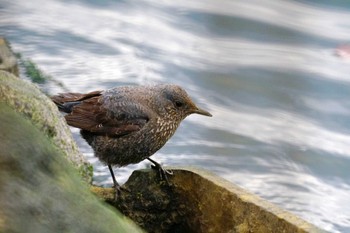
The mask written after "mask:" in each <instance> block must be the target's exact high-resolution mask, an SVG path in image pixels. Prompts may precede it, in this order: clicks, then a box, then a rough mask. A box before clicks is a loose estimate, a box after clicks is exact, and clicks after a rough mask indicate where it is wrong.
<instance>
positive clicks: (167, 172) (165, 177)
mask: <svg viewBox="0 0 350 233" xmlns="http://www.w3.org/2000/svg"><path fill="white" fill-rule="evenodd" d="M148 160H149V161H151V162H152V163H153V165H151V168H152V169H154V170H157V171H158V173H159V177H160V179H161V180H165V181H166V182H167V184H169V179H168V175H171V176H172V175H173V174H174V173H173V172H172V171H170V170H167V169H165V168H163V167H162V165H160V164H159V163H157V162H156V161H154V160H153V159H150V158H148Z"/></svg>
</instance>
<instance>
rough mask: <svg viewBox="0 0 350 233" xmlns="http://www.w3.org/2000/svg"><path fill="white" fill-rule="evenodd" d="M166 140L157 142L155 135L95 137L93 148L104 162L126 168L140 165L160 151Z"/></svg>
mask: <svg viewBox="0 0 350 233" xmlns="http://www.w3.org/2000/svg"><path fill="white" fill-rule="evenodd" d="M165 142H166V140H157V138H156V137H154V135H149V136H147V137H146V136H145V135H142V134H130V135H127V136H124V137H119V138H113V137H108V136H94V138H93V139H92V140H91V143H90V145H91V147H92V148H93V149H94V151H95V156H97V157H98V158H99V159H100V160H101V161H102V162H104V163H106V164H110V165H117V166H126V165H128V164H134V163H139V162H141V161H142V160H144V159H146V158H148V157H149V156H151V155H153V154H154V153H155V152H156V151H157V150H159V149H160V148H161V147H162V146H163V145H164V144H165Z"/></svg>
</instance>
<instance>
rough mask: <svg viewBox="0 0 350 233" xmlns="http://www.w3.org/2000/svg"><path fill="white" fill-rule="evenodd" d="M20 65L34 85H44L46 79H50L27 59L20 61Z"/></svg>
mask: <svg viewBox="0 0 350 233" xmlns="http://www.w3.org/2000/svg"><path fill="white" fill-rule="evenodd" d="M21 65H23V66H24V68H25V74H26V75H27V76H28V77H29V78H30V79H31V80H32V82H34V83H40V84H43V83H45V82H46V81H47V80H48V79H51V77H50V76H48V75H46V74H44V73H43V72H42V71H41V70H40V69H39V68H38V67H37V66H36V65H35V64H34V62H32V61H31V60H29V59H26V60H24V59H21Z"/></svg>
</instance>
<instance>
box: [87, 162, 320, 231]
mask: <svg viewBox="0 0 350 233" xmlns="http://www.w3.org/2000/svg"><path fill="white" fill-rule="evenodd" d="M167 169H171V170H172V171H173V173H174V175H173V176H170V177H169V178H170V186H169V185H167V184H166V183H165V182H163V181H160V180H159V177H158V176H157V173H156V172H155V171H153V170H150V169H145V170H137V171H134V172H133V174H132V175H131V176H130V178H129V180H128V181H127V182H126V183H125V184H124V186H123V187H124V188H126V189H127V190H129V191H126V192H122V195H121V198H120V199H119V200H118V201H117V202H114V200H113V194H114V190H113V189H111V188H100V187H93V188H91V190H92V191H93V192H94V193H95V194H96V195H97V196H99V197H100V198H101V199H103V200H105V201H106V202H107V203H109V204H111V205H113V206H115V207H116V208H117V209H119V210H120V211H121V212H122V213H123V214H125V215H126V216H127V217H129V218H131V219H132V220H133V221H135V222H136V223H137V224H138V225H139V226H141V227H142V228H144V229H145V230H146V231H148V232H156V233H158V232H159V233H161V232H193V233H207V232H237V233H246V232H264V233H265V232H271V233H272V232H285V233H288V232H290V233H295V232H299V233H302V232H310V233H316V232H324V231H323V230H321V229H319V228H317V227H316V226H314V225H312V224H310V223H308V222H306V221H305V220H303V219H301V218H299V217H297V216H296V215H294V214H291V213H289V212H288V211H285V210H283V209H281V208H279V207H277V206H276V205H273V204H271V203H269V202H267V201H266V200H263V199H262V198H259V197H258V196H256V195H254V194H251V193H249V192H247V191H245V190H244V189H242V188H240V187H238V186H236V185H234V184H232V183H230V182H228V181H226V180H224V179H222V178H220V177H218V176H216V175H213V174H211V173H209V172H208V171H205V170H202V169H197V168H183V167H174V168H167Z"/></svg>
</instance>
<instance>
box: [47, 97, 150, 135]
mask: <svg viewBox="0 0 350 233" xmlns="http://www.w3.org/2000/svg"><path fill="white" fill-rule="evenodd" d="M52 100H53V101H54V102H55V103H56V105H57V106H58V108H59V109H60V110H61V111H63V112H66V113H69V114H67V115H66V116H65V118H66V121H67V123H68V125H70V126H73V127H76V128H80V129H82V130H85V131H89V132H91V133H95V134H101V135H108V136H111V137H121V136H124V135H126V134H129V133H132V132H134V131H138V130H140V129H141V128H142V127H143V126H144V125H145V124H146V123H147V121H148V120H149V117H148V116H147V114H146V113H145V112H144V111H142V109H140V108H139V107H137V106H136V105H135V104H133V103H130V102H129V103H125V102H123V100H122V99H121V100H120V101H121V102H115V103H113V108H112V109H107V107H106V106H105V104H104V99H103V97H102V96H101V92H100V91H95V92H90V93H87V94H80V93H64V94H59V95H57V96H53V97H52Z"/></svg>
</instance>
